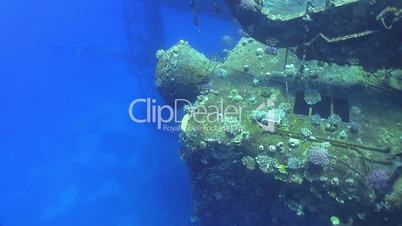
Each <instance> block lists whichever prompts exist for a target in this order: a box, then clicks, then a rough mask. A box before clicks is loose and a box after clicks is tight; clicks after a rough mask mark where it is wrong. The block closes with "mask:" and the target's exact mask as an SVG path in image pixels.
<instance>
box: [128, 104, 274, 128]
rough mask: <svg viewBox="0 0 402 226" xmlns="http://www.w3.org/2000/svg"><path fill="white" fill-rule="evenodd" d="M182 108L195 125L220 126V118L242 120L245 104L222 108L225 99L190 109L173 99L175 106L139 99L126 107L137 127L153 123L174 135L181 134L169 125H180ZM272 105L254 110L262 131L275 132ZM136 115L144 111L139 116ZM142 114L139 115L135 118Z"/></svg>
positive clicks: (263, 105) (190, 107)
mask: <svg viewBox="0 0 402 226" xmlns="http://www.w3.org/2000/svg"><path fill="white" fill-rule="evenodd" d="M181 106H187V109H191V110H190V112H186V113H187V114H189V116H190V118H191V119H192V120H195V121H196V122H197V123H205V122H208V123H219V122H220V121H221V120H222V119H224V118H228V117H235V118H237V119H238V120H239V121H241V119H242V114H243V111H244V108H245V107H246V106H244V105H225V104H224V100H223V99H221V100H220V101H219V102H217V104H216V105H208V106H193V104H192V103H191V102H190V101H189V100H186V99H176V100H175V101H174V105H173V106H172V105H160V104H159V103H158V102H157V100H156V99H155V98H140V99H135V100H133V101H132V102H131V103H130V105H129V108H128V114H129V116H130V119H131V120H132V121H133V122H134V123H138V124H145V123H148V124H155V125H156V126H157V128H158V129H159V130H164V131H169V132H175V131H180V126H177V125H176V126H175V125H173V126H172V123H175V124H179V123H181V119H179V115H180V114H179V112H180V108H181ZM274 107H275V103H274V101H273V100H272V99H268V101H267V102H266V103H263V104H261V105H259V106H257V108H256V109H255V112H258V113H259V115H260V117H261V118H262V119H263V120H257V119H255V121H256V123H257V124H258V125H259V126H260V127H261V128H262V129H264V130H265V131H269V132H274V131H275V124H276V123H279V120H278V117H277V116H276V115H275V111H274V110H273V109H272V108H274ZM138 112H146V113H145V114H142V115H141V114H139V113H138ZM138 115H141V116H138Z"/></svg>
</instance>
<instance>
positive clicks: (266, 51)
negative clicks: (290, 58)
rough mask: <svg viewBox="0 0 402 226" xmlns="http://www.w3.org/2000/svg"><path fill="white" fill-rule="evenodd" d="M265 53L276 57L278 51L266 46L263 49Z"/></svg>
mask: <svg viewBox="0 0 402 226" xmlns="http://www.w3.org/2000/svg"><path fill="white" fill-rule="evenodd" d="M265 53H266V54H268V55H272V56H277V55H278V54H279V50H278V49H277V48H275V47H273V46H267V47H266V48H265Z"/></svg>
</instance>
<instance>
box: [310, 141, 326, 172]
mask: <svg viewBox="0 0 402 226" xmlns="http://www.w3.org/2000/svg"><path fill="white" fill-rule="evenodd" d="M308 160H309V161H310V163H311V164H313V165H315V166H320V167H325V166H327V165H328V164H329V157H328V148H327V144H325V143H323V144H320V145H316V146H313V147H311V148H310V149H309V153H308Z"/></svg>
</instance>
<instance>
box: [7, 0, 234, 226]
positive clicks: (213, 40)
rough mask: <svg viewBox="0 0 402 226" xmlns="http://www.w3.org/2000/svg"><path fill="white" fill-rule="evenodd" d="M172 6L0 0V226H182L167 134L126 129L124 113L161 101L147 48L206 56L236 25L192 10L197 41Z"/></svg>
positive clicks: (129, 0) (181, 171) (134, 1)
mask: <svg viewBox="0 0 402 226" xmlns="http://www.w3.org/2000/svg"><path fill="white" fill-rule="evenodd" d="M177 5H178V6H180V7H176V6H175V5H169V4H165V3H164V2H162V1H161V2H159V1H147V0H144V1H140V0H117V1H112V0H103V1H93V0H84V1H50V0H39V1H27V0H15V1H2V2H1V3H0V24H1V34H0V43H1V46H0V97H1V101H2V103H1V111H0V116H1V119H0V128H1V130H0V131H1V132H0V133H1V134H0V137H1V138H0V141H1V142H0V194H1V196H0V200H1V201H0V225H1V226H47V225H49V226H50V225H52V226H54V225H58V226H63V225H65V226H71V225H77V226H80V225H81V226H111V225H113V226H134V225H142V226H147V225H148V226H155V225H163V226H169V225H171V226H187V225H190V224H191V223H190V217H191V213H192V207H191V204H190V200H191V197H190V185H189V180H188V173H187V171H186V169H185V167H184V164H183V162H182V161H180V159H179V155H178V149H179V142H178V140H179V138H178V134H177V133H166V132H162V131H159V130H157V129H156V127H155V126H154V125H140V124H135V123H133V122H132V121H131V120H130V118H129V115H128V113H127V112H128V107H129V104H130V102H131V101H132V100H134V99H135V98H146V97H153V98H156V99H157V100H158V101H160V102H162V103H163V100H162V99H160V98H159V95H158V93H157V91H156V88H155V86H154V70H155V65H156V58H155V52H156V50H157V49H158V48H167V47H168V46H170V45H172V44H174V43H176V42H177V41H178V40H180V39H186V40H189V41H191V42H192V43H193V44H194V45H196V46H197V47H199V48H202V49H203V50H204V51H205V52H206V53H209V54H211V55H213V54H215V53H216V52H219V51H220V48H221V46H220V41H219V40H220V36H221V35H224V34H227V33H229V32H236V28H235V26H234V25H233V24H232V23H231V22H230V21H229V22H228V21H224V20H220V19H213V18H212V17H210V16H208V15H203V16H202V17H203V18H202V20H203V22H204V24H211V26H205V27H204V28H203V30H202V35H201V36H199V35H198V34H197V31H196V29H195V28H194V26H193V24H192V16H191V11H190V9H189V6H188V2H187V1H177ZM178 21H180V23H179V24H178ZM212 24H213V26H212Z"/></svg>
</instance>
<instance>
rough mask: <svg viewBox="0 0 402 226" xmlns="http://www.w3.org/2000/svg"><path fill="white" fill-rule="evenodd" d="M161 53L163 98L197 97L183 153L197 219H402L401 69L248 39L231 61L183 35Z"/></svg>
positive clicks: (371, 222) (246, 224)
mask: <svg viewBox="0 0 402 226" xmlns="http://www.w3.org/2000/svg"><path fill="white" fill-rule="evenodd" d="M241 2H243V1H241ZM157 57H158V59H159V63H158V65H157V69H156V86H157V87H158V89H159V91H160V92H161V95H162V96H163V97H165V99H166V100H167V101H168V102H174V100H175V99H187V100H189V102H191V104H188V105H185V106H183V108H184V111H185V115H184V117H183V119H182V121H181V129H182V132H181V140H182V148H181V149H180V157H181V158H182V159H183V161H185V162H186V164H187V166H188V169H189V171H190V175H191V180H192V194H193V211H194V216H193V218H192V220H193V221H194V223H196V224H198V225H201V226H204V225H205V226H235V225H239V226H267V225H273V226H287V225H289V226H295V225H320V226H325V225H349V226H352V225H353V226H359V225H362V226H363V225H365V226H382V225H395V226H396V225H402V214H401V213H402V148H401V147H402V101H401V100H402V65H400V66H399V67H397V66H396V67H395V66H393V67H386V66H383V67H376V68H375V69H373V68H370V67H368V66H367V65H362V64H359V63H358V62H355V61H350V62H348V63H346V64H340V63H338V64H337V63H336V62H331V61H328V60H319V59H306V58H303V57H300V56H299V55H298V52H297V50H296V49H295V48H279V47H278V48H277V47H274V46H272V45H267V43H262V42H259V41H257V40H256V39H253V38H251V37H244V38H242V39H241V40H240V41H239V43H238V44H237V45H236V47H235V48H234V49H232V50H229V51H227V52H226V56H225V59H224V60H223V61H222V62H218V61H215V60H212V59H208V58H207V57H206V56H204V55H203V54H202V53H199V52H198V51H196V50H195V49H193V48H192V47H191V46H190V44H189V43H187V42H186V41H180V42H179V43H178V44H177V45H175V46H173V47H172V48H171V49H168V50H160V51H158V53H157ZM373 57H375V56H373Z"/></svg>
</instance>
